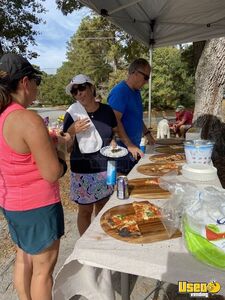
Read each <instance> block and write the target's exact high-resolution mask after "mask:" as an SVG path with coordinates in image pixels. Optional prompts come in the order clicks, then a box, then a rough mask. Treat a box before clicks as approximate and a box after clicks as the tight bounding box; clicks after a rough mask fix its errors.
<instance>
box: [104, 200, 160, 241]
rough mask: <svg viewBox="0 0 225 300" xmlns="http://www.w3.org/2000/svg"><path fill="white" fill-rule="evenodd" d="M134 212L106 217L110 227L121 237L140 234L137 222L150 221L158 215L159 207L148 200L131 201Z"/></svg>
mask: <svg viewBox="0 0 225 300" xmlns="http://www.w3.org/2000/svg"><path fill="white" fill-rule="evenodd" d="M132 206H133V209H134V214H129V215H125V214H115V215H112V216H111V217H110V218H108V225H109V226H110V228H111V229H115V230H117V232H118V234H119V235H120V236H122V237H130V236H141V231H140V229H139V226H138V223H142V222H146V221H150V220H151V219H155V218H158V217H159V216H160V211H159V208H158V207H156V206H155V205H153V204H152V203H150V202H148V201H142V202H137V201H135V202H133V203H132Z"/></svg>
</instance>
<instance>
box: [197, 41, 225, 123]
mask: <svg viewBox="0 0 225 300" xmlns="http://www.w3.org/2000/svg"><path fill="white" fill-rule="evenodd" d="M195 81H196V93H195V99H196V104H195V114H194V119H196V118H197V117H198V116H199V115H202V114H212V115H215V116H218V117H221V118H222V120H223V119H224V117H223V116H222V114H221V111H222V109H221V108H222V105H221V104H222V100H223V92H224V83H225V38H219V39H212V40H210V41H208V42H206V45H205V47H204V50H203V52H202V55H201V58H200V60H199V63H198V66H197V70H196V74H195Z"/></svg>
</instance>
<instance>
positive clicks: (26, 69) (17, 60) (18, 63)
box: [0, 53, 42, 79]
mask: <svg viewBox="0 0 225 300" xmlns="http://www.w3.org/2000/svg"><path fill="white" fill-rule="evenodd" d="M0 70H2V71H4V72H6V73H8V75H9V76H10V78H11V79H20V78H22V77H24V76H26V75H31V74H42V72H41V71H39V70H37V69H35V68H34V67H33V66H32V65H31V64H30V63H29V61H28V60H27V59H26V58H24V57H23V56H21V55H20V54H15V53H6V54H4V55H3V56H2V57H1V59H0Z"/></svg>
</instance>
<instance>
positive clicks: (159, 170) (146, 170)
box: [137, 163, 179, 176]
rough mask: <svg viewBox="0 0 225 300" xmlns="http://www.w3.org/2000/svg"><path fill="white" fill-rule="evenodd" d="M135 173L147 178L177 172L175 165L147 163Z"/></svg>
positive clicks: (177, 168) (177, 167)
mask: <svg viewBox="0 0 225 300" xmlns="http://www.w3.org/2000/svg"><path fill="white" fill-rule="evenodd" d="M137 171H138V172H139V173H141V174H144V175H148V176H162V175H165V174H166V173H168V172H170V171H177V172H178V171H179V166H177V165H176V164H175V163H161V164H160V163H149V164H144V165H140V166H138V167H137Z"/></svg>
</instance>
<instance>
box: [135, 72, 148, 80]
mask: <svg viewBox="0 0 225 300" xmlns="http://www.w3.org/2000/svg"><path fill="white" fill-rule="evenodd" d="M137 72H138V73H140V74H141V75H143V77H144V80H145V81H148V80H149V78H150V77H149V76H148V75H147V74H145V73H144V72H142V71H139V70H137Z"/></svg>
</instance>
